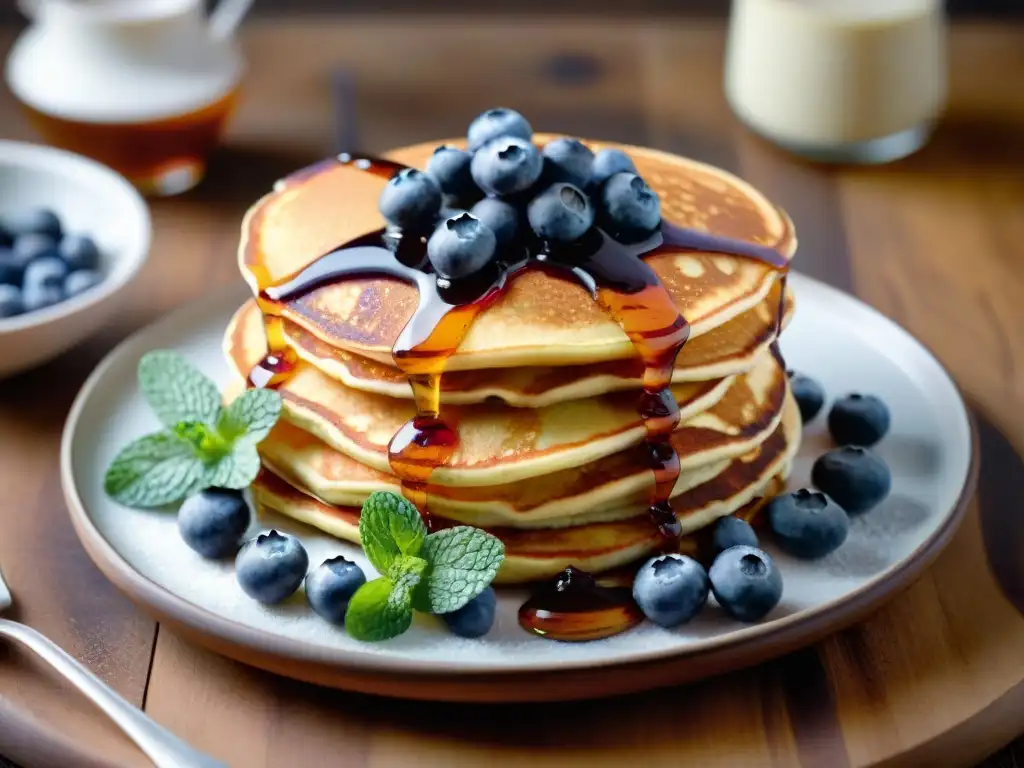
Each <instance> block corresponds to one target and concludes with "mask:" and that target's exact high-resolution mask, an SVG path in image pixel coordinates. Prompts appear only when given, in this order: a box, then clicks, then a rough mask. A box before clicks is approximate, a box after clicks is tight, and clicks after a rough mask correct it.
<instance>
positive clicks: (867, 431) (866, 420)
mask: <svg viewBox="0 0 1024 768" xmlns="http://www.w3.org/2000/svg"><path fill="white" fill-rule="evenodd" d="M889 424H890V418H889V409H888V408H887V407H886V405H885V403H883V402H882V401H881V400H880V399H878V398H877V397H875V396H874V395H858V394H852V395H847V396H846V397H842V398H840V399H839V400H836V401H835V403H834V404H833V405H832V410H831V411H829V412H828V431H829V432H831V433H832V439H833V440H835V441H836V442H837V443H838V444H839V445H862V446H865V447H870V446H872V445H874V444H875V443H877V442H878V441H879V440H881V439H882V438H883V437H885V433H886V432H888V431H889Z"/></svg>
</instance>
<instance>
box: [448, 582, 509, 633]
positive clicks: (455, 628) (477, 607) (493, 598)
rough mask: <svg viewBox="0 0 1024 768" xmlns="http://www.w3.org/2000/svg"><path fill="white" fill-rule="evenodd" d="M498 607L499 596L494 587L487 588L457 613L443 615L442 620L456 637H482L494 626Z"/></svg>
mask: <svg viewBox="0 0 1024 768" xmlns="http://www.w3.org/2000/svg"><path fill="white" fill-rule="evenodd" d="M497 606H498V596H497V595H496V594H495V593H494V587H487V589H485V590H484V591H483V592H481V593H480V594H479V595H477V596H476V597H474V598H473V599H472V600H470V601H469V602H468V603H466V604H465V605H464V606H462V607H461V608H459V609H458V610H457V611H452V612H451V613H442V614H441V619H442V621H444V623H445V624H447V625H448V629H450V630H451V631H452V634H454V635H458V636H459V637H481V636H483V635H486V634H487V633H488V631H490V629H491V626H492V625H493V624H494V612H495V609H496V608H497Z"/></svg>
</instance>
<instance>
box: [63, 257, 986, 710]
mask: <svg viewBox="0 0 1024 768" xmlns="http://www.w3.org/2000/svg"><path fill="white" fill-rule="evenodd" d="M792 275H793V277H796V278H797V281H798V282H799V283H804V282H806V283H809V284H811V285H813V286H814V287H815V290H823V291H825V292H826V293H831V294H832V295H833V297H836V298H841V299H843V300H846V301H853V302H855V303H856V304H857V305H858V306H859V308H860V309H861V310H864V311H867V312H868V313H870V314H872V315H874V316H876V318H877V319H880V320H882V321H884V322H885V323H888V324H890V325H892V326H893V327H894V328H895V329H896V330H897V331H898V332H900V333H902V334H904V335H905V336H906V337H907V338H908V339H909V340H911V341H913V342H914V343H915V344H917V345H918V346H919V347H920V348H921V350H922V351H923V352H924V353H925V354H926V355H927V356H929V357H931V359H932V362H933V363H934V364H935V365H936V366H938V368H939V370H940V371H942V373H943V374H944V375H945V377H946V379H947V380H948V382H949V384H950V385H951V387H952V389H953V393H954V394H955V395H956V399H957V401H958V404H959V406H960V411H961V413H962V415H963V417H964V418H965V420H966V423H967V431H968V439H969V445H968V449H969V458H968V466H967V472H966V476H965V477H964V482H963V484H962V485H961V488H960V492H959V495H958V497H957V499H956V501H955V502H953V504H952V506H951V508H950V509H949V510H947V511H946V512H945V519H944V521H943V522H942V524H941V525H940V526H939V527H938V528H936V529H935V531H933V532H932V533H931V534H930V535H929V536H928V537H927V538H926V539H925V540H924V541H923V542H922V543H921V544H920V545H919V546H917V547H916V548H915V549H914V550H913V551H912V552H911V553H910V554H908V555H907V556H906V557H904V558H903V559H901V560H900V561H899V562H897V563H896V564H894V565H893V566H891V567H890V568H889V569H887V570H886V571H885V572H883V573H881V574H878V575H876V576H875V577H873V578H872V579H869V580H867V581H865V582H864V583H863V584H861V585H860V586H858V587H857V588H856V589H853V590H851V591H850V592H848V593H847V594H846V595H845V596H844V597H843V598H842V599H840V600H838V601H833V602H830V603H826V604H824V605H822V606H820V607H816V608H811V609H807V610H804V611H799V612H797V613H793V614H790V615H788V616H785V617H782V618H779V619H775V620H773V621H771V622H767V623H762V624H753V625H750V626H745V627H741V628H738V629H736V630H734V631H731V632H727V633H724V634H721V635H717V636H715V637H712V638H707V639H704V640H700V641H698V642H695V643H693V644H692V645H691V646H690V647H688V648H687V649H678V648H659V649H650V650H646V651H643V650H641V651H636V652H631V653H629V655H628V656H627V657H626V658H623V659H622V660H621V661H610V662H609V661H596V662H595V661H593V660H587V659H570V660H553V661H546V662H543V663H540V664H533V665H530V664H526V663H517V664H515V665H510V666H503V667H494V666H492V665H491V663H489V662H482V663H470V664H466V663H462V664H456V665H452V664H451V663H450V662H448V661H446V660H439V661H424V660H421V659H410V658H406V657H401V656H397V657H396V656H388V655H386V654H381V653H373V652H364V651H359V650H349V649H337V648H331V647H327V646H322V645H317V644H314V643H309V642H306V641H303V640H298V639H295V638H291V637H284V636H280V635H275V634H273V633H271V632H268V631H266V630H263V629H259V628H256V627H250V626H247V625H245V624H242V623H240V622H236V621H234V620H232V619H230V618H227V617H224V616H221V615H219V614H216V613H214V612H212V611H210V610H208V609H206V608H203V607H201V606H198V605H195V604H194V603H191V602H189V601H188V600H186V599H185V598H183V597H180V596H178V595H176V594H175V593H173V592H171V591H170V590H168V589H166V588H164V587H163V586H161V585H160V584H158V583H156V582H155V581H152V580H151V579H149V578H148V577H146V576H145V575H143V574H142V573H140V572H139V571H137V570H135V568H134V567H132V565H131V564H129V563H128V562H127V561H126V560H125V559H124V558H123V557H122V555H121V554H120V553H119V552H118V551H117V550H116V549H115V548H114V546H113V545H112V544H111V543H110V542H109V541H107V539H106V538H105V537H104V536H103V534H102V533H101V532H100V530H99V529H98V528H97V526H96V525H95V523H94V522H93V520H92V518H91V516H90V514H89V512H88V510H87V509H86V506H85V504H84V502H83V501H82V499H81V496H80V494H79V493H78V488H77V486H76V483H75V478H74V470H73V466H72V444H73V443H74V440H75V435H76V432H77V429H78V426H79V422H80V420H81V417H82V414H83V412H84V410H85V407H86V405H87V403H88V402H89V401H90V400H91V399H92V398H93V396H94V392H95V390H96V389H97V388H98V385H99V384H100V382H101V381H102V380H103V379H104V378H105V376H106V374H107V371H108V370H109V369H110V368H112V367H113V366H114V365H116V364H117V363H118V362H119V361H120V360H121V358H122V356H124V355H126V354H129V352H128V350H129V349H130V347H131V346H132V345H134V344H136V343H138V339H139V338H140V337H141V336H143V335H147V334H150V333H154V332H158V331H159V330H160V329H166V328H169V327H172V326H174V325H176V324H178V323H179V322H181V319H182V318H184V317H186V316H189V315H191V314H193V313H196V312H197V307H198V306H202V307H203V310H204V311H205V310H206V308H207V307H208V305H216V304H218V303H220V302H224V301H225V300H226V299H227V298H228V297H230V296H231V295H233V294H235V293H239V294H241V293H242V292H241V291H240V289H239V287H238V286H237V285H235V284H233V283H232V284H230V285H229V286H228V287H226V288H224V289H221V290H217V291H214V292H211V293H208V294H206V295H204V296H200V297H198V298H197V299H195V300H193V301H190V302H188V303H186V304H184V305H183V306H181V307H179V308H177V309H175V310H174V311H172V312H170V313H167V314H165V315H163V316H162V317H159V318H157V319H156V320H155V321H154V322H152V323H150V324H148V325H146V326H144V327H142V328H140V329H138V330H137V331H135V332H134V333H132V334H131V335H130V336H128V337H127V338H126V339H124V340H122V341H121V342H120V343H119V344H117V346H115V347H114V348H113V349H112V350H111V351H110V352H108V353H107V355H106V356H105V357H104V358H103V360H102V361H100V363H99V364H98V365H97V366H96V368H95V369H94V370H93V371H92V373H90V375H89V376H88V378H87V379H86V380H85V382H84V383H83V385H82V387H81V389H80V390H79V392H78V394H77V395H76V397H75V400H74V402H73V404H72V406H71V409H70V411H69V413H68V417H67V419H66V421H65V424H64V429H63V432H62V435H61V445H60V477H61V486H62V490H63V494H64V498H65V501H66V503H67V507H68V511H69V515H70V517H71V522H72V524H73V526H74V529H75V532H76V534H77V536H78V538H79V540H80V541H81V543H82V545H83V546H84V548H85V550H86V552H87V554H88V555H89V557H90V559H91V560H92V561H93V563H94V564H95V565H96V566H97V568H99V570H100V571H101V572H102V573H103V574H104V576H106V578H107V579H108V580H109V581H111V583H113V584H114V586H115V587H117V588H118V589H119V590H120V591H121V592H122V593H124V594H125V595H126V596H127V597H128V598H129V599H130V600H131V601H132V602H133V603H134V604H136V606H138V607H140V608H141V609H142V610H143V611H144V612H147V613H150V614H154V613H155V614H157V615H158V616H159V617H160V620H167V621H168V622H169V623H171V624H174V625H178V626H180V627H183V628H187V630H188V634H189V636H190V637H193V638H194V639H196V640H197V641H201V642H203V643H204V644H206V645H208V646H209V645H211V644H212V645H214V646H216V647H217V648H218V649H220V652H222V653H225V650H224V647H223V646H224V644H225V643H226V644H228V645H230V646H234V647H236V648H242V649H247V650H250V651H255V652H257V653H258V654H259V655H261V656H266V657H276V658H278V659H280V660H281V661H282V662H288V663H290V664H313V665H323V666H326V667H328V668H334V669H337V670H339V671H341V672H344V671H350V672H352V673H373V672H380V673H384V674H412V675H416V676H419V677H437V676H457V677H459V678H463V679H467V678H468V679H471V678H473V677H487V678H497V677H500V678H510V677H515V676H529V675H531V674H536V675H546V676H552V675H554V676H557V675H558V674H559V673H560V672H565V673H579V672H581V671H586V670H591V669H601V668H605V669H607V668H609V667H615V668H617V669H619V668H624V667H630V666H637V667H641V666H644V665H649V664H650V663H652V662H654V663H656V662H658V661H669V660H671V661H673V662H676V663H682V662H684V661H685V660H687V659H689V660H692V661H693V662H694V664H698V663H700V662H702V661H706V660H708V659H709V658H711V657H715V658H719V657H722V658H723V659H725V658H731V657H735V658H737V659H739V661H737V662H736V663H734V664H726V665H725V666H726V668H735V667H740V666H744V663H743V661H742V659H743V657H744V656H747V657H753V658H754V660H755V661H757V660H764V659H766V658H768V657H770V656H771V655H775V654H773V653H771V650H772V649H773V648H774V647H776V646H782V645H785V646H786V647H798V646H800V645H804V644H806V643H811V642H814V640H816V639H817V638H819V637H821V636H823V635H825V634H829V633H830V632H831V631H833V630H837V629H839V628H842V627H844V626H848V625H849V623H850V621H847V620H846V619H850V620H851V621H852V620H856V619H857V618H859V617H861V616H862V615H864V614H866V613H867V612H869V611H870V610H874V609H876V608H878V607H880V606H881V605H883V604H884V603H885V602H887V601H888V600H889V599H891V598H892V597H894V596H895V595H896V594H898V593H899V592H900V591H902V590H903V589H905V588H906V587H908V586H910V584H912V583H913V582H914V581H915V580H916V579H917V578H918V577H919V576H920V575H921V573H922V572H923V571H924V570H925V568H927V566H928V565H930V564H931V563H932V562H933V561H934V559H935V558H936V557H937V556H938V554H939V553H940V552H941V551H942V550H943V549H944V548H945V547H946V545H947V544H948V543H949V541H950V540H951V539H952V537H953V535H954V534H955V533H956V531H957V530H958V529H959V527H960V524H961V523H962V521H963V519H964V517H965V516H966V513H967V510H968V508H969V506H970V501H971V500H972V498H973V496H974V493H975V490H976V487H977V479H978V465H979V457H978V448H979V446H978V436H977V428H976V424H975V419H974V417H973V414H972V413H971V411H970V409H969V408H968V407H967V404H966V401H965V400H964V397H963V393H962V392H961V390H960V387H959V386H958V385H957V383H956V381H955V380H954V379H953V377H952V376H951V375H950V374H949V372H948V371H947V370H946V368H945V366H943V365H942V362H941V361H940V360H939V359H938V358H937V357H936V356H935V354H934V353H933V352H932V350H931V349H930V348H929V347H928V346H927V345H925V344H924V343H923V342H921V341H920V340H918V339H917V338H916V337H915V336H913V335H912V334H911V333H910V332H909V331H907V330H906V329H904V328H903V327H902V326H900V325H899V324H898V323H896V322H895V321H894V320H892V319H891V318H889V317H887V316H886V315H884V314H883V313H881V312H879V311H878V310H877V309H875V308H874V307H872V306H871V305H869V304H867V303H866V302H863V301H861V300H860V299H858V298H857V297H855V296H853V295H852V294H849V293H846V292H845V291H842V290H840V289H838V288H834V287H832V286H831V285H828V284H827V283H824V282H822V281H820V280H817V279H815V278H813V277H810V276H808V275H805V274H803V273H800V272H798V271H796V270H794V271H793V272H792ZM243 295H244V294H243ZM211 641H212V642H211ZM758 649H762V650H761V652H760V653H758ZM765 650H767V651H768V653H765V652H764V651H765ZM783 650H784V649H783ZM779 652H780V653H781V652H782V650H780V651H779ZM226 655H231V654H230V653H226ZM235 658H238V657H237V656H236V657H235ZM239 660H242V661H245V659H244V658H243V659H239ZM275 671H279V672H280V669H278V670H275ZM293 671H294V670H293ZM284 674H289V673H288V672H284ZM291 676H293V677H295V676H299V677H301V675H295V674H292V675H291ZM645 687H652V686H645ZM567 693H571V692H567Z"/></svg>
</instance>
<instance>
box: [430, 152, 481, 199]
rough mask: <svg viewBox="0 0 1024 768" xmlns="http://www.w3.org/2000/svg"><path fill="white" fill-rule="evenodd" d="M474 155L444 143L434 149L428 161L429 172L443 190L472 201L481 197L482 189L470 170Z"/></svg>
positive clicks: (458, 197) (448, 193) (456, 197)
mask: <svg viewBox="0 0 1024 768" xmlns="http://www.w3.org/2000/svg"><path fill="white" fill-rule="evenodd" d="M472 161H473V156H472V155H471V154H469V152H466V151H464V150H461V149H459V148H458V147H453V146H451V145H450V144H444V145H442V146H440V147H438V148H437V149H435V150H434V154H433V155H431V156H430V161H429V162H428V163H427V173H429V174H430V175H431V176H433V177H434V179H435V180H436V181H437V183H438V186H440V187H441V191H442V192H444V193H445V194H446V195H451V196H452V197H454V198H455V199H456V200H460V201H467V202H468V201H471V200H476V199H477V198H479V197H480V190H479V189H478V188H477V186H476V183H475V182H474V181H473V174H472V173H471V172H470V170H469V166H470V163H472Z"/></svg>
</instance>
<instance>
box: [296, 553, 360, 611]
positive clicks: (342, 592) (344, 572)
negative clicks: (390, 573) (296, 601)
mask: <svg viewBox="0 0 1024 768" xmlns="http://www.w3.org/2000/svg"><path fill="white" fill-rule="evenodd" d="M365 583H366V574H364V573H363V571H362V569H361V568H360V567H359V566H358V565H356V564H355V563H353V562H352V561H351V560H348V559H346V558H344V557H341V556H340V555H339V556H338V557H334V558H331V559H330V560H324V561H323V563H322V564H321V565H320V567H319V568H316V569H314V570H312V571H310V573H309V575H308V576H306V600H308V601H309V605H310V607H311V608H312V609H313V610H314V611H316V613H317V614H318V615H319V616H321V617H322V618H325V619H327V621H330V622H333V623H335V624H340V623H341V622H343V621H344V620H345V611H346V610H348V601H349V600H351V599H352V595H354V594H355V593H356V590H357V589H359V588H360V587H361V586H363V584H365Z"/></svg>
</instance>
